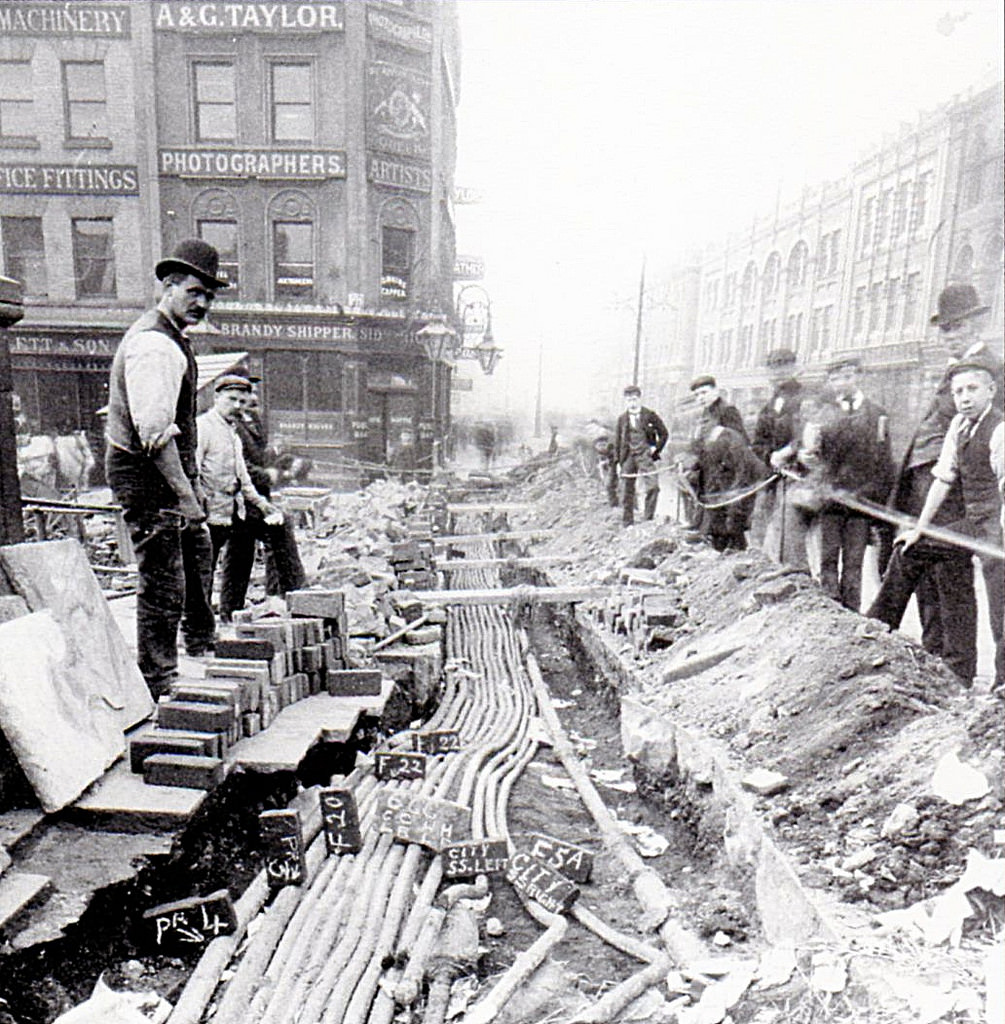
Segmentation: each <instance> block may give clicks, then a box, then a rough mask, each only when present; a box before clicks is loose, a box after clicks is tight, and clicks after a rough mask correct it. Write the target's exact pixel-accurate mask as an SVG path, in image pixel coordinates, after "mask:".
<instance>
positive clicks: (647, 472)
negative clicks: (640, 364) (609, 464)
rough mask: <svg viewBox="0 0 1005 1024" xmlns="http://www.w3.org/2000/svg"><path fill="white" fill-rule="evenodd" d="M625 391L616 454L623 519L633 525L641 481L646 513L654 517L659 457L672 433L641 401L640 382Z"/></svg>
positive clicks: (625, 522)
mask: <svg viewBox="0 0 1005 1024" xmlns="http://www.w3.org/2000/svg"><path fill="white" fill-rule="evenodd" d="M624 394H625V411H624V412H623V413H622V414H621V415H620V416H619V417H618V422H617V425H616V427H615V428H614V455H615V459H616V460H617V466H618V473H619V475H620V476H621V479H622V481H623V486H622V494H621V501H622V504H621V510H622V517H621V518H622V522H623V523H624V525H625V526H631V525H632V523H634V522H635V489H636V484H637V482H639V481H641V483H642V486H643V488H645V494H646V497H645V505H644V512H643V515H644V516H645V518H646V519H652V518H653V516H654V515H655V514H656V502H657V500H658V499H659V493H660V483H659V476H658V473H659V469H658V467H657V466H656V460H657V459H659V457H660V452H662V451H663V446H664V445H665V444H666V443H667V437H668V436H669V435H668V433H667V428H666V426H665V425H664V423H663V420H662V419H660V417H659V416H658V415H657V414H656V413H655V412H653V410H652V409H647V408H646V407H645V406H644V405H643V404H642V389H641V388H639V386H638V385H637V384H629V385H628V387H626V388H625V392H624Z"/></svg>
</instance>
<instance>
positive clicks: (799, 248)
mask: <svg viewBox="0 0 1005 1024" xmlns="http://www.w3.org/2000/svg"><path fill="white" fill-rule="evenodd" d="M809 261H810V248H809V246H808V245H807V244H806V243H805V242H803V241H799V242H796V244H795V245H794V246H793V247H792V251H791V252H790V253H789V270H788V279H789V288H802V287H803V285H804V284H806V268H807V266H808V265H809Z"/></svg>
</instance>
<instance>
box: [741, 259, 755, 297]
mask: <svg viewBox="0 0 1005 1024" xmlns="http://www.w3.org/2000/svg"><path fill="white" fill-rule="evenodd" d="M756 288H757V267H756V266H754V261H753V260H751V261H750V262H749V263H748V264H747V269H746V270H744V272H743V283H742V284H741V285H740V305H742V306H750V305H753V302H754V291H755V289H756Z"/></svg>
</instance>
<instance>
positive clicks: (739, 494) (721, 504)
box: [671, 473, 779, 512]
mask: <svg viewBox="0 0 1005 1024" xmlns="http://www.w3.org/2000/svg"><path fill="white" fill-rule="evenodd" d="M778 476H779V474H778V473H774V474H772V475H771V476H769V477H768V478H767V480H761V481H760V482H759V483H756V484H754V486H753V487H748V488H746V489H745V490H743V491H716V492H714V493H712V494H708V495H706V497H709V498H722V499H723V500H722V501H715V502H704V501H702V500H701V499H700V498H699V497H698V495H697V494H696V493H695V490H694V488H693V487H692V486H691V483H690V481H689V480H688V479H687V477H685V476H683V475H682V474H679V473H678V474H676V475H675V476H673V477H672V478H671V483H673V485H674V486H675V487H676V488H677V489H678V490H680V491H683V492H684V493H685V494H686V495H687V496H688V497H689V498H690V499H691V500H692V501H693V502H694V503H695V504H696V505H698V506H699V507H700V508H703V509H707V510H708V511H710V512H711V511H714V510H715V509H718V508H728V507H729V506H730V505H735V504H737V503H738V502H741V501H746V500H747V498H751V497H753V496H754V495H755V494H757V492H758V491H763V490H764V488H765V487H769V486H770V485H771V484H773V483H774V482H775V481H776V480H777V479H778ZM726 495H729V497H728V498H727V497H726Z"/></svg>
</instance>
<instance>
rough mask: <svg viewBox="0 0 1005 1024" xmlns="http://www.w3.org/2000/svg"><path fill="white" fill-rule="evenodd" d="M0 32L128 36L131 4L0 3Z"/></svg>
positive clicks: (45, 34) (39, 34) (28, 34)
mask: <svg viewBox="0 0 1005 1024" xmlns="http://www.w3.org/2000/svg"><path fill="white" fill-rule="evenodd" d="M0 33H2V34H3V35H14V36H128V35H129V6H128V4H108V5H99V4H96V3H66V4H35V3H18V4H11V3H0Z"/></svg>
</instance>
